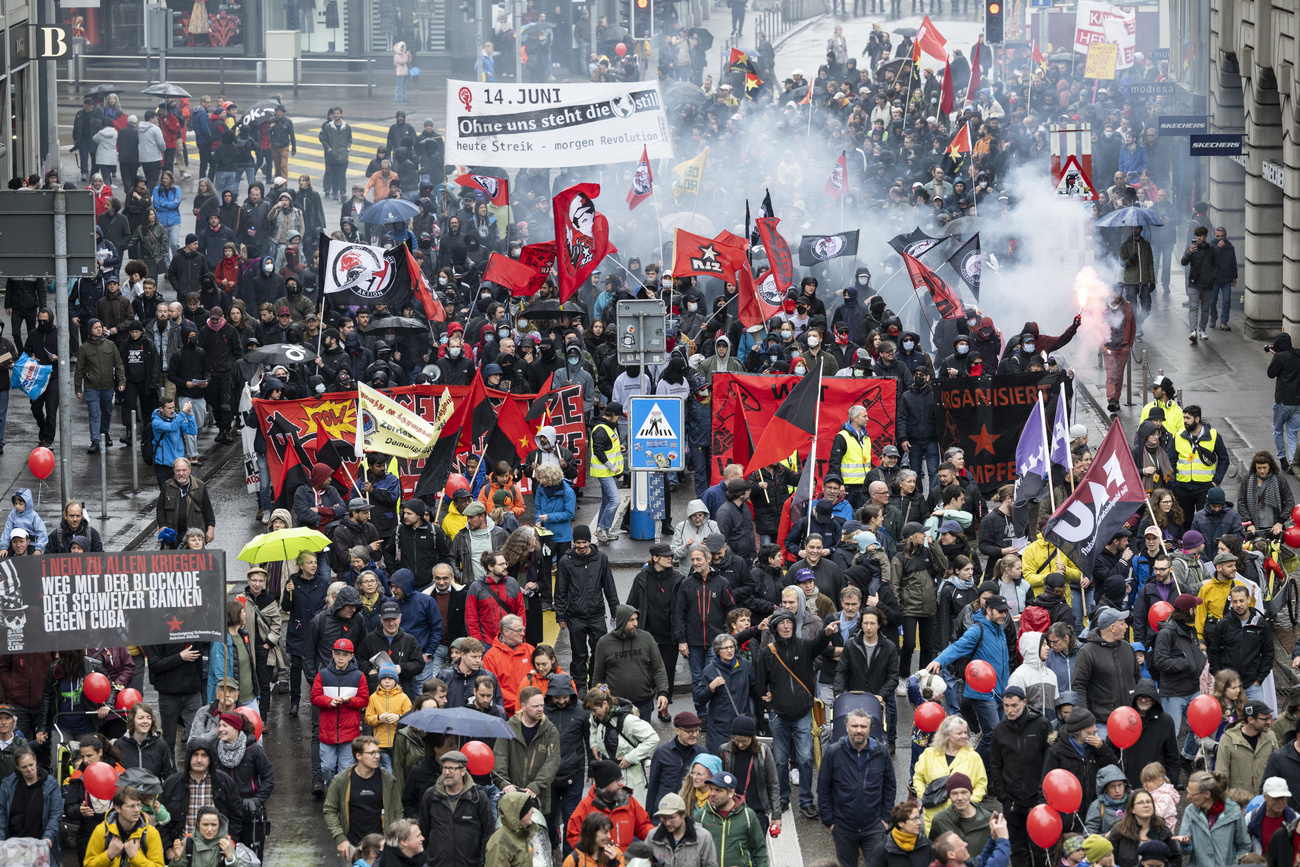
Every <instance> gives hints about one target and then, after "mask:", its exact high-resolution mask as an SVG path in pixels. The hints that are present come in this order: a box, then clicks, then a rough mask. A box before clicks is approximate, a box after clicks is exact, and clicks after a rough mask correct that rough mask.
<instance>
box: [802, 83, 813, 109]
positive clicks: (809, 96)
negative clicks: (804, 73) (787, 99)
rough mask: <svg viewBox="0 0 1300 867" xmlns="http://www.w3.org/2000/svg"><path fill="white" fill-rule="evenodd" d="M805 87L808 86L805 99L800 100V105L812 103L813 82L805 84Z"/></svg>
mask: <svg viewBox="0 0 1300 867" xmlns="http://www.w3.org/2000/svg"><path fill="white" fill-rule="evenodd" d="M804 87H806V88H808V89H807V90H806V91H805V92H804V95H803V99H801V100H799V104H800V105H809V104H811V103H812V85H811V84H806V85H804Z"/></svg>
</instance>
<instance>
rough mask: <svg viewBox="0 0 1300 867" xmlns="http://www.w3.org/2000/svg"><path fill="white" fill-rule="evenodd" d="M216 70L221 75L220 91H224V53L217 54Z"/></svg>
mask: <svg viewBox="0 0 1300 867" xmlns="http://www.w3.org/2000/svg"><path fill="white" fill-rule="evenodd" d="M217 72H218V74H219V75H220V76H221V87H220V90H221V92H222V93H225V92H226V55H224V54H218V55H217Z"/></svg>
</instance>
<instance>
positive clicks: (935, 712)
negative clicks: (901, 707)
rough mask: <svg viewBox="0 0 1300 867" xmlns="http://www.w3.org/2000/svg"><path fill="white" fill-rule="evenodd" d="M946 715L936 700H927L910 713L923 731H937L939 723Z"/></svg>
mask: <svg viewBox="0 0 1300 867" xmlns="http://www.w3.org/2000/svg"><path fill="white" fill-rule="evenodd" d="M947 716H948V712H947V711H945V710H944V709H943V705H941V704H939V703H938V702H937V701H927V702H926V703H925V704H923V705H921V706H920V707H918V708H917V709H916V710H915V711H914V712H913V713H912V720H913V721H914V722H915V723H916V727H917V728H919V729H920V730H921V731H923V732H937V731H938V730H939V725H940V723H942V722H943V721H944V719H945V718H946V717H947Z"/></svg>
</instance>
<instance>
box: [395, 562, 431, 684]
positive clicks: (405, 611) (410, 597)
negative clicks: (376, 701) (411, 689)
mask: <svg viewBox="0 0 1300 867" xmlns="http://www.w3.org/2000/svg"><path fill="white" fill-rule="evenodd" d="M388 586H389V589H390V590H392V592H393V598H394V599H396V600H397V604H398V605H399V606H401V608H402V628H403V629H405V630H406V631H407V632H408V633H410V635H411V637H412V638H414V639H415V643H416V644H418V645H420V652H421V653H422V654H423V655H424V671H422V672H420V673H419V674H417V675H416V676H415V689H416V691H419V690H421V689H423V688H424V682H425V681H426V680H428V679H429V678H431V677H433V676H434V675H436V674H437V673H438V672H437V669H436V667H435V665H434V662H433V657H434V655H435V654H437V652H438V646H439V645H440V644H442V612H441V611H439V610H438V603H437V602H435V601H434V600H433V597H432V596H429V595H427V594H425V593H421V592H420V591H418V590H416V589H415V573H413V572H412V571H411V570H410V569H398V570H397V571H396V572H394V573H393V577H392V580H390V581H389V582H388Z"/></svg>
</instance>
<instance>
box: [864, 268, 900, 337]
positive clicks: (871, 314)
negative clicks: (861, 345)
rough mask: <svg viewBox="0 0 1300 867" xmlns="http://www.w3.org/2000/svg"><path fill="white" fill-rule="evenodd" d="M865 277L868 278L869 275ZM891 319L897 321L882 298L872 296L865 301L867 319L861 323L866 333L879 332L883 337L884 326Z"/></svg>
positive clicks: (895, 315) (894, 314)
mask: <svg viewBox="0 0 1300 867" xmlns="http://www.w3.org/2000/svg"><path fill="white" fill-rule="evenodd" d="M867 276H868V277H870V273H868V275H867ZM891 319H895V320H896V319H898V315H897V314H896V313H894V311H892V310H890V309H889V307H888V306H887V305H886V304H885V299H884V298H881V297H880V296H879V295H872V296H871V297H870V298H868V299H867V318H866V320H865V321H864V322H863V326H864V327H865V328H866V330H867V332H868V333H870V332H872V331H879V332H880V334H881V336H882V337H883V336H884V334H885V326H886V324H887V323H888V322H889V320H891Z"/></svg>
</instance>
